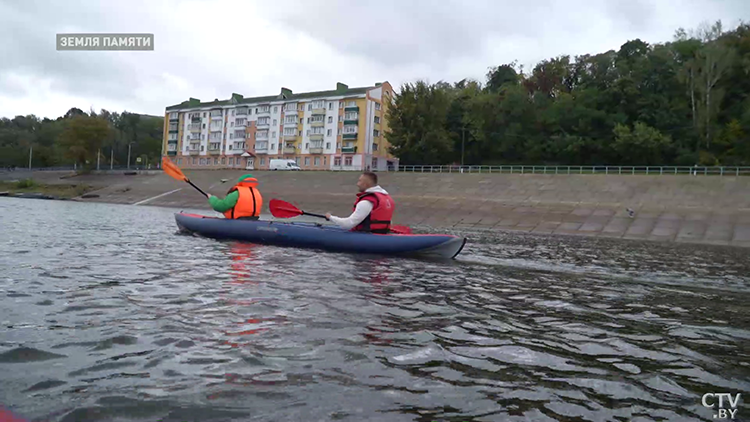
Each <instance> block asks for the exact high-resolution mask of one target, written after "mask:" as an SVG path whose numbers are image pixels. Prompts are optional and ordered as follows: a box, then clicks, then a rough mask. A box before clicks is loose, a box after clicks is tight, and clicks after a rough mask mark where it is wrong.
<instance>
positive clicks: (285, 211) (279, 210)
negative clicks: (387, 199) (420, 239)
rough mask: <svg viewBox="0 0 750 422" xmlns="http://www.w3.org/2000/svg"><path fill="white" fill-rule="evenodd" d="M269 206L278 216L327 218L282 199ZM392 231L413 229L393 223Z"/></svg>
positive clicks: (406, 232)
mask: <svg viewBox="0 0 750 422" xmlns="http://www.w3.org/2000/svg"><path fill="white" fill-rule="evenodd" d="M268 208H269V209H270V210H271V214H272V215H273V216H274V217H277V218H292V217H299V216H300V215H309V216H311V217H319V218H326V216H325V215H320V214H312V213H309V212H305V211H302V210H301V209H299V208H297V207H295V206H294V205H292V204H290V203H288V202H286V201H282V200H281V199H275V198H274V199H271V201H270V202H269V203H268ZM391 232H393V233H396V234H410V233H411V229H410V228H409V227H406V226H395V225H391Z"/></svg>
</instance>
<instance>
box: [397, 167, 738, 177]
mask: <svg viewBox="0 0 750 422" xmlns="http://www.w3.org/2000/svg"><path fill="white" fill-rule="evenodd" d="M387 171H389V172H409V173H507V174H622V175H628V174H639V175H644V174H645V175H675V174H677V175H680V174H681V175H694V176H708V175H716V176H750V167H736V166H728V167H697V166H658V167H657V166H521V165H518V166H402V165H399V166H391V167H389V168H388V170H387Z"/></svg>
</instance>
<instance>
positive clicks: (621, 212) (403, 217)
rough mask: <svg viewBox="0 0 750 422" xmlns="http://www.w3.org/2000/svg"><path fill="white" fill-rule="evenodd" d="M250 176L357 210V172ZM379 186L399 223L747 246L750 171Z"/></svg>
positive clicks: (198, 180)
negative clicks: (354, 205)
mask: <svg viewBox="0 0 750 422" xmlns="http://www.w3.org/2000/svg"><path fill="white" fill-rule="evenodd" d="M243 173H244V172H241V171H222V170H219V171H191V172H189V174H188V177H190V178H191V180H192V181H193V182H194V183H195V184H196V185H198V186H199V187H201V188H202V189H203V190H205V191H207V192H209V193H212V194H215V195H221V196H223V195H224V194H225V193H226V190H227V189H228V188H229V187H230V186H231V183H232V182H233V181H235V180H236V179H237V177H239V176H240V175H242V174H243ZM253 174H254V175H255V176H256V177H258V179H259V180H260V187H261V189H262V193H263V196H264V198H265V204H264V212H266V213H268V212H269V211H268V201H269V200H270V199H271V198H279V199H284V200H287V201H289V202H292V203H296V204H297V206H298V207H300V208H301V209H303V210H306V211H309V212H313V213H320V214H324V213H326V212H328V211H330V212H332V213H333V214H334V215H339V216H345V215H348V214H349V213H350V212H351V209H352V208H351V207H352V203H353V201H354V194H355V191H356V187H355V183H356V179H357V177H358V176H359V173H352V172H268V171H257V172H253ZM34 177H35V178H37V179H39V180H40V181H42V182H46V183H87V184H91V185H95V186H98V187H100V190H98V191H95V192H92V193H94V194H98V195H99V197H98V198H91V199H81V200H82V201H99V202H111V203H122V204H131V205H135V204H138V205H156V206H167V207H175V208H197V209H201V208H203V209H206V210H207V211H209V210H210V209H209V207H208V205H207V203H206V201H205V198H204V197H203V196H202V195H201V194H200V193H198V192H197V191H196V190H194V189H193V188H192V187H191V186H189V185H188V184H187V183H184V182H179V181H176V180H174V179H172V178H170V177H168V176H166V175H163V174H162V175H134V176H124V175H121V174H120V175H101V176H79V177H74V178H69V179H60V178H59V177H60V174H59V173H56V174H52V173H48V172H37V173H35V174H34ZM222 179H228V181H226V182H222ZM380 184H381V186H382V187H383V188H384V189H386V190H388V191H389V192H390V193H391V194H392V195H393V196H394V198H395V200H396V204H397V209H396V222H397V223H398V224H408V225H415V226H419V225H423V226H429V227H434V228H436V229H439V228H448V227H454V228H459V229H460V228H477V229H492V230H513V231H521V232H533V233H551V234H566V235H582V236H601V237H615V238H625V239H645V240H657V241H676V242H692V243H704V244H717V245H734V246H745V247H747V246H750V178H749V177H739V178H737V177H719V176H695V177H694V176H644V175H627V176H617V175H609V176H606V175H519V174H513V175H511V174H445V173H443V174H413V173H381V174H380ZM628 210H632V212H629V211H628ZM209 212H210V211H209Z"/></svg>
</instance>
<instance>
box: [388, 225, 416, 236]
mask: <svg viewBox="0 0 750 422" xmlns="http://www.w3.org/2000/svg"><path fill="white" fill-rule="evenodd" d="M391 232H392V233H396V234H411V228H409V227H407V226H393V225H392V226H391Z"/></svg>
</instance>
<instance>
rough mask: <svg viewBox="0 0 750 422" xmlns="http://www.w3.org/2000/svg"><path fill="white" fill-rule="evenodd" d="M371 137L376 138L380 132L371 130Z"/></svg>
mask: <svg viewBox="0 0 750 422" xmlns="http://www.w3.org/2000/svg"><path fill="white" fill-rule="evenodd" d="M372 136H374V137H376V138H377V137H378V136H380V131H379V130H377V129H375V130H373V131H372Z"/></svg>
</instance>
